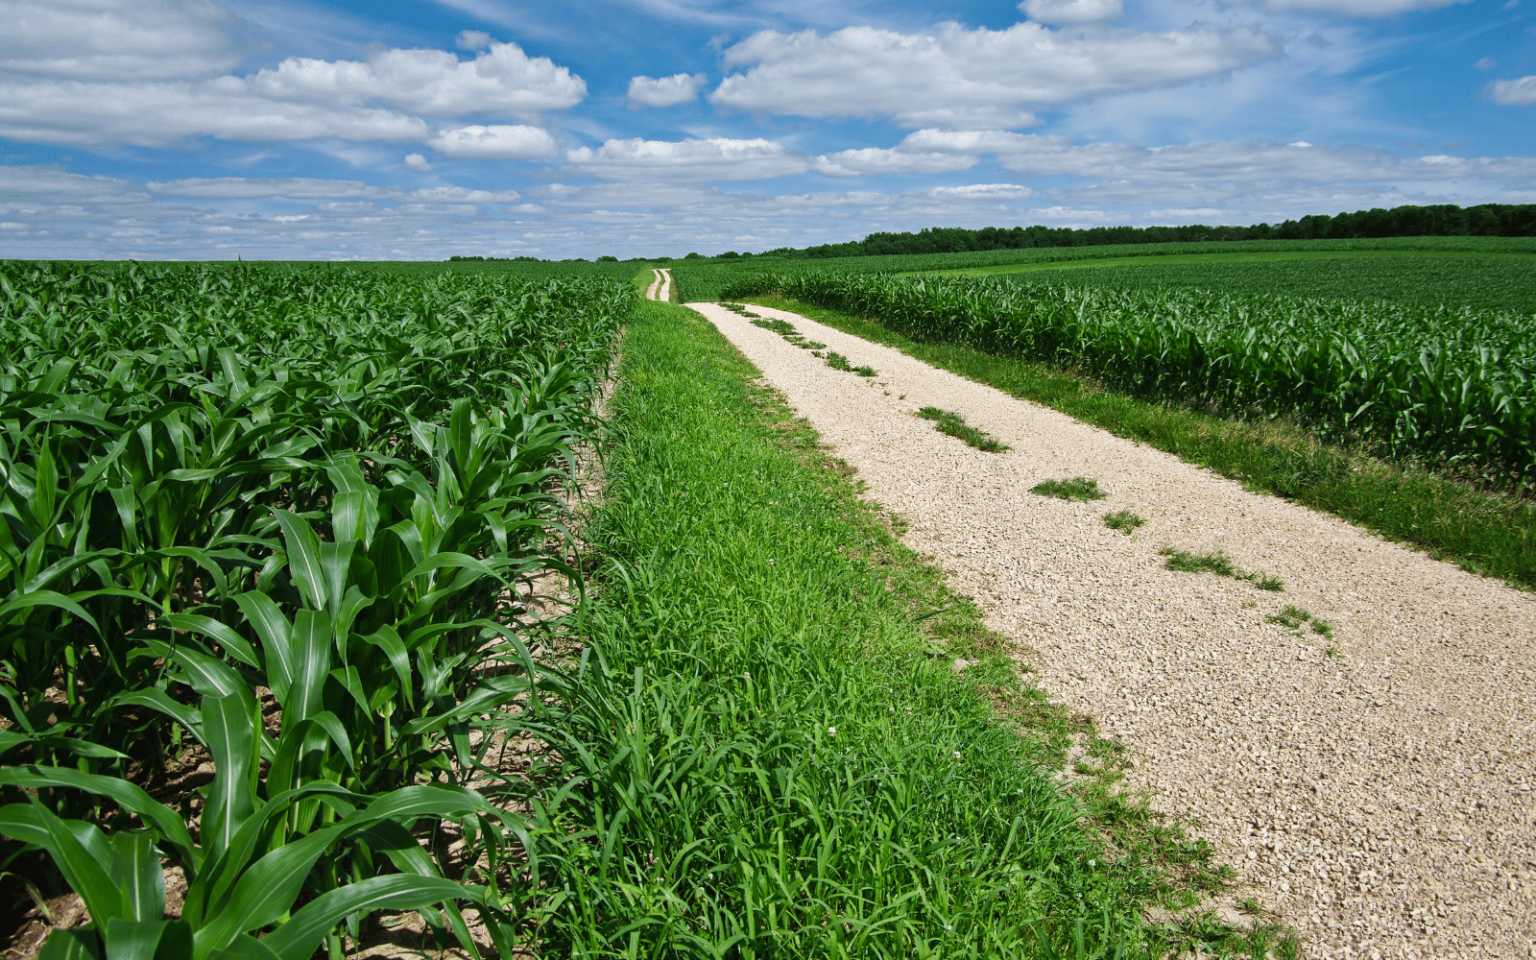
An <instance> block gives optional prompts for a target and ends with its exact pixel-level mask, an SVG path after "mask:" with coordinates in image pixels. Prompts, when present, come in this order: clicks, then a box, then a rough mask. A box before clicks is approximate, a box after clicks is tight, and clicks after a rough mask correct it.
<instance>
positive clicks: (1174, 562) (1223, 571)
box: [1158, 547, 1285, 593]
mask: <svg viewBox="0 0 1536 960" xmlns="http://www.w3.org/2000/svg"><path fill="white" fill-rule="evenodd" d="M1158 552H1159V553H1160V554H1162V555H1163V556H1165V557H1167V558H1168V562H1167V563H1166V564H1164V566H1166V567H1167V568H1168V569H1169V570H1176V571H1179V572H1180V573H1214V574H1216V575H1217V576H1219V577H1231V578H1232V579H1234V580H1247V581H1248V582H1250V583H1252V584H1253V585H1254V586H1256V587H1258V588H1259V589H1260V590H1269V591H1271V592H1273V593H1283V592H1284V591H1285V584H1284V583H1283V582H1281V581H1280V579H1279V578H1278V577H1274V576H1270V575H1269V574H1263V573H1249V572H1247V571H1245V570H1241V569H1239V568H1238V567H1236V566H1235V565H1233V563H1232V559H1231V558H1230V557H1228V556H1227V555H1226V554H1225V553H1223V552H1221V551H1220V550H1218V551H1216V552H1215V553H1192V552H1190V551H1188V550H1178V549H1175V548H1174V547H1163V548H1162V549H1161V550H1159V551H1158Z"/></svg>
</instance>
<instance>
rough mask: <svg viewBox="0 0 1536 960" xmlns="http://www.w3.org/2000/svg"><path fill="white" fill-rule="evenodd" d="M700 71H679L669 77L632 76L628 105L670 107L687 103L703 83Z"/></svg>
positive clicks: (702, 75)
mask: <svg viewBox="0 0 1536 960" xmlns="http://www.w3.org/2000/svg"><path fill="white" fill-rule="evenodd" d="M704 79H705V77H704V74H702V73H692V74H690V73H679V74H674V75H673V76H670V77H659V78H658V77H633V78H631V79H630V81H629V105H630V106H632V107H671V106H676V105H677V104H679V103H688V102H689V101H691V100H693V99H694V98H695V97H697V96H698V95H699V87H701V86H703V85H704Z"/></svg>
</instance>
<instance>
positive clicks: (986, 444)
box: [917, 407, 1013, 453]
mask: <svg viewBox="0 0 1536 960" xmlns="http://www.w3.org/2000/svg"><path fill="white" fill-rule="evenodd" d="M917 415H918V416H920V417H922V418H923V419H924V420H932V421H933V423H934V429H935V430H938V431H939V432H940V433H944V434H948V435H949V436H951V437H955V438H956V439H959V440H964V441H965V442H966V443H968V444H970V445H971V446H973V447H975V448H976V449H977V450H983V451H985V452H987V453H1002V452H1004V451H1006V450H1012V449H1013V448H1012V447H1010V446H1008V445H1007V444H1006V443H1003V442H1002V441H1001V440H999V439H997V438H996V437H994V436H992V435H990V434H988V433H985V432H983V431H981V430H978V429H976V428H975V427H973V426H971V425H970V424H968V423H966V422H965V418H964V417H962V416H960V414H958V413H951V412H950V411H948V410H940V409H939V408H938V407H924V408H923V409H921V410H919V411H917Z"/></svg>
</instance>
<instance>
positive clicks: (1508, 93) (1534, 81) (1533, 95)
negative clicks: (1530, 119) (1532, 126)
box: [1488, 76, 1536, 107]
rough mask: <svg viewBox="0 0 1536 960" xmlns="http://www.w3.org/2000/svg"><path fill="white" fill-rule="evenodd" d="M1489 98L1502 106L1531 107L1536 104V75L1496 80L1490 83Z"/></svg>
mask: <svg viewBox="0 0 1536 960" xmlns="http://www.w3.org/2000/svg"><path fill="white" fill-rule="evenodd" d="M1488 98H1489V99H1490V100H1492V101H1493V102H1494V103H1496V104H1498V105H1499V106H1501V107H1529V106H1530V105H1532V104H1536V76H1531V77H1521V78H1520V79H1518V80H1495V81H1494V82H1493V83H1490V84H1488Z"/></svg>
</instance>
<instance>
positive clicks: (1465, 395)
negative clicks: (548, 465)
mask: <svg viewBox="0 0 1536 960" xmlns="http://www.w3.org/2000/svg"><path fill="white" fill-rule="evenodd" d="M1077 275H1078V274H1077V273H1076V272H1074V274H1073V276H1074V277H1075V276H1077ZM724 292H725V295H727V296H729V297H732V298H736V299H740V298H744V297H748V296H751V295H753V294H758V293H768V292H774V293H779V294H782V295H784V296H786V297H790V298H792V299H796V300H803V301H806V302H809V303H815V304H819V305H821V306H826V307H833V308H837V309H840V310H845V311H848V312H850V313H853V314H855V315H857V316H864V317H873V318H877V319H879V320H880V321H881V322H882V323H886V324H888V325H890V326H891V327H892V328H893V329H896V330H898V331H901V332H903V333H907V334H910V335H914V336H916V337H918V338H919V339H926V340H931V341H944V342H950V343H956V344H960V345H964V346H970V347H975V348H977V349H979V350H983V351H986V352H992V353H999V354H1004V355H1008V356H1015V357H1022V358H1026V359H1030V360H1039V361H1045V362H1048V363H1053V364H1058V365H1061V366H1067V367H1074V368H1078V369H1082V370H1085V371H1086V372H1089V373H1091V374H1093V375H1094V376H1096V377H1098V378H1101V379H1102V381H1103V382H1104V383H1105V384H1106V385H1108V386H1110V387H1111V388H1112V389H1116V390H1120V391H1123V392H1126V393H1128V394H1132V395H1136V396H1142V397H1150V398H1156V399H1163V400H1173V401H1178V402H1181V403H1193V404H1197V405H1200V406H1203V407H1207V408H1215V409H1221V410H1227V411H1231V412H1233V413H1236V414H1237V415H1240V416H1254V415H1265V416H1267V415H1275V414H1283V415H1286V416H1290V417H1294V418H1295V419H1297V420H1299V421H1302V422H1304V423H1307V424H1309V425H1310V426H1312V427H1313V428H1314V429H1316V430H1317V431H1318V433H1319V434H1320V435H1321V436H1323V437H1325V438H1329V439H1333V440H1337V441H1341V442H1346V443H1350V444H1357V445H1362V446H1365V447H1367V448H1370V449H1373V450H1378V451H1381V452H1382V453H1383V454H1385V455H1387V456H1391V457H1399V458H1402V457H1411V458H1418V459H1420V460H1422V461H1425V462H1430V463H1436V464H1471V465H1475V466H1476V467H1477V468H1478V469H1480V470H1481V471H1482V472H1483V474H1484V475H1485V476H1486V477H1487V478H1488V479H1489V480H1490V481H1492V482H1495V483H1502V484H1515V485H1518V484H1520V483H1524V482H1527V481H1528V478H1529V477H1530V475H1531V470H1532V468H1533V467H1536V317H1533V316H1531V315H1529V314H1524V315H1522V314H1516V313H1504V312H1478V311H1474V310H1471V309H1469V308H1461V309H1452V308H1447V307H1444V306H1441V305H1439V304H1437V303H1436V302H1435V301H1436V299H1437V297H1435V296H1434V295H1433V294H1425V295H1421V296H1420V297H1418V298H1415V299H1414V302H1413V303H1412V304H1411V305H1409V304H1393V303H1385V302H1379V301H1366V302H1361V301H1351V300H1340V299H1333V300H1324V299H1304V298H1295V297H1281V296H1266V295H1260V294H1254V293H1249V294H1237V293H1233V294H1227V293H1211V292H1206V291H1203V290H1199V289H1182V288H1172V287H1163V286H1151V287H1146V288H1132V289H1126V290H1122V289H1118V288H1113V287H1102V286H1096V285H1095V286H1078V285H1073V284H1072V283H1071V282H1070V279H1068V280H1065V281H1056V282H1044V281H1037V282H1031V283H1013V282H1009V281H1008V280H1005V279H1001V278H995V277H994V278H968V277H945V276H919V277H904V278H903V277H891V276H880V275H873V276H871V275H853V274H836V273H798V274H781V275H775V274H753V275H738V277H737V279H736V282H735V284H734V285H733V286H730V287H728V288H727V289H726V290H725V291H724Z"/></svg>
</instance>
